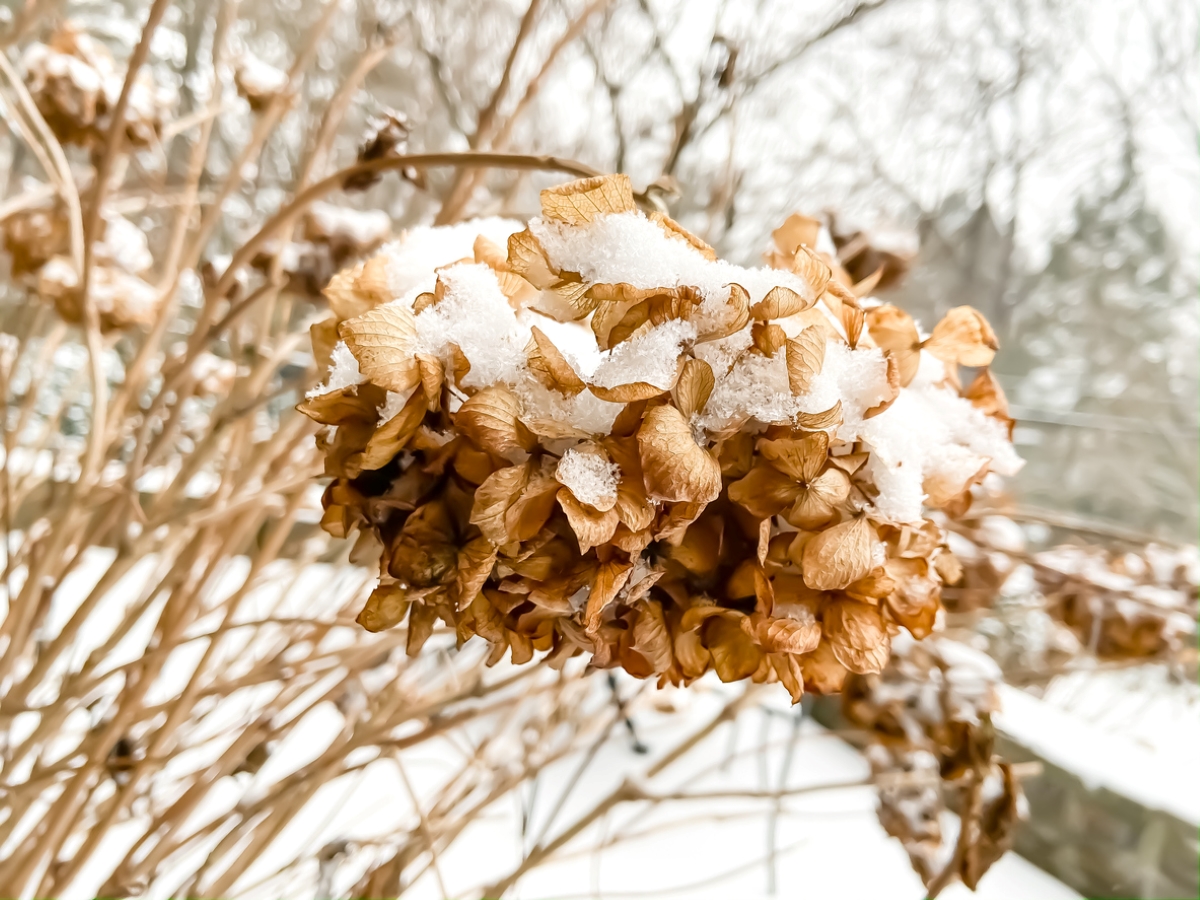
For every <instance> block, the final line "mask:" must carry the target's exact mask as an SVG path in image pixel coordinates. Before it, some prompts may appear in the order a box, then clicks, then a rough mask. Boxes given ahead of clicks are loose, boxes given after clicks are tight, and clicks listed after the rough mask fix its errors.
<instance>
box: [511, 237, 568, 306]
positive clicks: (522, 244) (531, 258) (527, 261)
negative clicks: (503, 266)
mask: <svg viewBox="0 0 1200 900" xmlns="http://www.w3.org/2000/svg"><path fill="white" fill-rule="evenodd" d="M508 268H509V270H510V271H512V272H515V273H516V274H518V275H520V276H521V277H522V278H524V279H525V280H526V281H528V282H529V283H530V284H532V285H533V286H534V287H535V288H537V289H538V290H542V291H545V290H549V289H550V288H551V287H553V286H554V285H556V284H558V282H559V277H558V272H556V271H555V270H554V269H552V268H551V267H550V262H549V260H547V259H546V253H545V251H544V250H542V245H541V244H539V243H538V241H537V238H535V237H534V236H533V233H532V232H531V231H530V230H529V229H528V228H527V229H525V230H524V231H519V232H517V233H516V234H512V235H509V238H508Z"/></svg>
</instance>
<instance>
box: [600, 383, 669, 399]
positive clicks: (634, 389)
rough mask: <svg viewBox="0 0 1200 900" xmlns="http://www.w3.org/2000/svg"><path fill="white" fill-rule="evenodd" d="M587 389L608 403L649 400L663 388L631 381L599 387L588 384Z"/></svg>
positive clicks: (661, 391)
mask: <svg viewBox="0 0 1200 900" xmlns="http://www.w3.org/2000/svg"><path fill="white" fill-rule="evenodd" d="M588 390H589V391H591V392H592V393H593V394H595V395H596V396H597V397H599V398H600V399H601V400H607V401H608V402H609V403H636V402H637V401H638V400H649V399H650V398H652V397H657V396H658V395H659V394H661V393H663V391H664V389H663V388H660V387H657V386H656V385H653V384H650V383H649V382H646V381H632V382H630V383H629V384H618V385H617V386H616V387H610V388H606V387H599V386H598V385H595V384H589V385H588Z"/></svg>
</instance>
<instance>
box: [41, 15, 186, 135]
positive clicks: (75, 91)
mask: <svg viewBox="0 0 1200 900" xmlns="http://www.w3.org/2000/svg"><path fill="white" fill-rule="evenodd" d="M23 62H24V66H25V71H26V73H27V75H26V82H27V84H28V87H29V93H30V95H31V96H32V97H33V99H34V102H35V103H36V104H37V107H38V109H39V110H40V111H41V113H42V115H43V116H45V118H46V123H47V124H48V125H49V126H50V128H51V130H52V131H53V132H54V134H55V136H56V137H57V138H58V139H59V140H60V141H62V142H63V143H64V144H76V145H78V146H81V147H88V148H90V149H93V150H96V149H98V148H100V147H101V146H103V141H104V135H105V133H106V132H107V130H108V124H109V116H110V113H111V111H112V109H113V108H114V107H115V106H116V104H117V99H118V98H119V97H120V95H121V88H122V86H123V84H124V80H125V75H124V72H123V71H122V70H120V69H119V68H118V67H117V65H116V63H115V61H114V60H113V57H112V54H111V53H110V52H109V51H108V48H107V47H105V46H104V44H102V43H101V42H100V41H98V40H96V39H95V38H94V37H92V36H90V35H88V34H84V33H82V32H80V31H78V30H77V29H76V28H75V27H73V26H72V24H71V23H69V22H68V23H65V24H64V25H62V26H61V27H60V28H59V29H58V30H57V31H56V32H55V33H54V34H53V35H51V37H50V39H49V41H47V42H46V43H44V44H41V43H34V44H31V45H30V46H29V47H28V48H27V49H26V50H25V54H24V56H23ZM174 103H175V94H174V92H173V91H172V90H171V89H170V88H167V87H164V86H162V85H158V84H156V83H155V81H154V79H153V77H152V76H151V75H150V73H149V72H141V73H139V75H138V77H137V79H136V81H135V82H134V85H133V88H132V91H131V93H130V95H129V102H128V106H127V108H126V110H125V138H126V140H127V141H128V142H129V144H130V146H132V147H135V148H140V147H149V146H153V145H155V144H157V143H158V138H159V135H160V133H161V132H162V125H163V121H164V118H165V117H166V114H167V113H168V111H169V110H170V109H171V108H172V107H173V105H174Z"/></svg>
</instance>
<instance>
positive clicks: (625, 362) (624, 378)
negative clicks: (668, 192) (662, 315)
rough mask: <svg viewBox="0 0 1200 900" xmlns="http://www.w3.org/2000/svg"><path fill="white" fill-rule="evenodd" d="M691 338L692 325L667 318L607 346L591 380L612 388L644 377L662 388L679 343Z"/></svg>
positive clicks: (693, 335)
mask: <svg viewBox="0 0 1200 900" xmlns="http://www.w3.org/2000/svg"><path fill="white" fill-rule="evenodd" d="M677 243H678V242H677ZM695 339H696V326H694V325H693V324H692V323H691V322H684V321H682V320H681V319H671V320H670V321H667V322H664V323H663V324H661V325H659V326H657V327H655V328H651V329H650V330H649V331H648V332H646V333H645V334H643V335H641V336H640V337H636V338H633V339H632V340H628V341H623V342H621V343H620V344H617V346H616V347H614V348H612V350H609V351H608V352H607V353H606V354H605V357H604V359H603V360H602V361H601V363H600V365H598V366H597V367H596V371H595V372H593V373H592V376H591V377H592V383H593V384H595V385H597V386H599V387H605V388H612V387H616V386H617V385H619V384H631V383H633V382H635V381H644V382H645V383H646V384H652V385H654V386H655V387H657V388H662V389H663V390H666V389H667V388H669V387H671V385H672V384H673V383H674V381H675V372H676V370H677V368H678V365H679V347H680V345H681V344H682V343H684V342H685V341H689V342H690V341H693V340H695Z"/></svg>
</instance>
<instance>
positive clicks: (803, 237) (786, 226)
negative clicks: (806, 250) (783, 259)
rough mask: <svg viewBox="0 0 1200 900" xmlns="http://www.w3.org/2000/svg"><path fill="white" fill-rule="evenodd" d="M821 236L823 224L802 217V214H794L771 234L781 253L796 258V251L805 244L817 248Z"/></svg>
mask: <svg viewBox="0 0 1200 900" xmlns="http://www.w3.org/2000/svg"><path fill="white" fill-rule="evenodd" d="M820 234H821V223H820V221H819V220H817V219H813V218H810V217H808V216H802V215H800V213H792V214H791V215H790V216H788V217H787V218H786V219H784V220H783V224H782V225H780V226H779V227H778V228H776V229H775V230H774V231H772V232H771V238H772V239H773V240H774V241H775V246H776V247H778V248H779V251H780V252H781V253H783V254H784V255H786V256H789V257H794V256H795V255H796V251H797V250H799V249H800V247H801V245H803V244H807V245H808V246H809V247H815V246H816V245H817V238H818V237H819V236H820Z"/></svg>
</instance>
